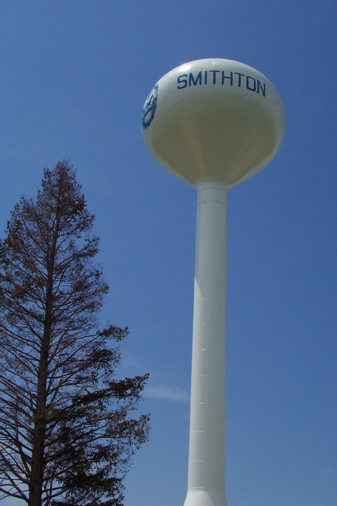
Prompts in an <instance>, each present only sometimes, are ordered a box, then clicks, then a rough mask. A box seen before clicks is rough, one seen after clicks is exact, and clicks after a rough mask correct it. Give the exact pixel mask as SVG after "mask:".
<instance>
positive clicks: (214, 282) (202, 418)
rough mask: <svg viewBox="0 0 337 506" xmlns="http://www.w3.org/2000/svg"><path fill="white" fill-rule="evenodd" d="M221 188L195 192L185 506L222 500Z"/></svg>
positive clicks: (212, 505)
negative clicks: (195, 214) (191, 336)
mask: <svg viewBox="0 0 337 506" xmlns="http://www.w3.org/2000/svg"><path fill="white" fill-rule="evenodd" d="M227 193H228V187H227V186H226V185H225V184H223V183H217V182H204V183H201V184H199V185H198V187H197V233H196V260H195V281H194V317H193V351H192V380H191V381H192V383H191V413H190V446H189V468H188V492H187V497H186V500H185V506H227V502H226V498H225V393H226V392H225V390H226V257H227V254H226V249H227V244H226V242H227V241H226V236H227Z"/></svg>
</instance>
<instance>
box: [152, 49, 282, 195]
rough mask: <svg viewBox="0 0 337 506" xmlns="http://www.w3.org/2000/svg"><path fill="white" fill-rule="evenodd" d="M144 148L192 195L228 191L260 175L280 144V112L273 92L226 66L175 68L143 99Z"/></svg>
mask: <svg viewBox="0 0 337 506" xmlns="http://www.w3.org/2000/svg"><path fill="white" fill-rule="evenodd" d="M142 131H143V136H144V140H145V143H146V146H147V147H148V149H149V151H150V153H151V154H152V156H153V157H154V158H155V160H156V161H157V162H158V163H159V164H160V165H161V166H162V167H163V168H165V169H166V170H167V171H168V172H170V173H171V174H173V175H175V176H177V177H178V178H180V179H182V180H183V181H185V182H186V183H188V184H190V185H192V186H195V187H197V186H198V185H199V184H200V183H202V182H203V181H212V180H214V181H219V182H223V183H225V184H227V185H228V186H229V187H232V186H234V185H236V184H238V183H239V182H241V181H242V180H244V179H246V178H248V177H250V176H251V175H253V174H255V173H256V172H258V171H260V170H261V169H263V168H264V167H265V166H266V165H267V164H268V163H269V162H270V161H271V160H272V158H273V157H274V156H275V154H276V153H277V151H278V149H279V148H280V146H281V144H282V140H283V137H284V131H285V112H284V107H283V103H282V101H281V98H280V96H279V94H278V92H277V90H276V89H275V87H274V86H273V84H272V83H271V82H270V81H269V80H268V79H267V78H266V77H265V76H264V75H263V74H261V73H260V72H258V71H257V70H255V69H253V68H252V67H249V66H248V65H245V64H243V63H239V62H236V61H232V60H225V59H219V58H209V59H204V60H196V61H193V62H190V63H186V64H184V65H180V66H179V67H177V68H175V69H174V70H172V71H171V72H168V73H167V74H166V75H165V76H164V77H162V78H161V79H160V80H159V81H158V82H157V84H156V85H155V86H154V87H153V89H152V90H151V92H150V94H149V95H148V97H147V99H146V101H145V104H144V109H143V114H142Z"/></svg>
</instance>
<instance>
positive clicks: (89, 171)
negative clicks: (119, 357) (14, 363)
mask: <svg viewBox="0 0 337 506" xmlns="http://www.w3.org/2000/svg"><path fill="white" fill-rule="evenodd" d="M336 18H337V6H336V3H335V2H334V1H332V0H331V1H330V0H283V1H279V0H273V1H270V0H260V1H259V0H255V1H252V0H247V1H243V0H226V1H225V0H221V1H220V0H209V1H207V2H206V1H205V0H203V1H201V0H193V1H192V0H181V1H177V0H170V1H168V0H158V1H154V0H1V2H0V23H1V25H0V41H1V48H0V49H1V50H0V55H1V56H0V61H1V66H0V118H1V121H0V125H1V134H0V139H1V149H0V160H1V162H0V167H1V186H0V231H1V232H0V233H1V236H3V230H4V228H5V225H6V220H7V219H8V217H9V213H10V210H11V209H12V208H13V206H14V204H15V203H16V202H17V201H18V200H19V198H20V196H21V194H25V196H27V197H30V196H35V195H36V192H37V189H38V187H39V185H40V180H41V177H42V169H43V168H44V167H49V168H53V167H54V166H55V165H56V163H57V161H58V160H62V159H64V158H65V159H67V160H69V161H70V162H71V163H72V164H73V165H74V166H75V167H77V169H78V179H79V181H80V182H81V183H82V184H83V191H84V193H85V195H86V197H87V200H88V206H89V209H90V210H91V211H92V212H93V213H95V215H96V217H97V220H96V226H95V231H96V233H97V234H98V235H100V237H101V250H100V254H99V261H100V262H101V264H102V265H103V267H104V269H105V273H106V279H107V281H108V282H109V284H110V287H111V288H110V292H109V295H108V297H107V300H106V304H105V307H104V310H103V311H102V320H103V321H104V320H106V319H108V318H109V319H110V320H112V321H113V322H115V323H118V324H120V325H121V326H124V325H128V326H129V328H130V331H131V334H130V336H129V338H128V341H127V342H125V343H124V344H123V347H122V351H123V357H124V361H123V365H122V368H121V374H127V375H132V374H142V373H145V372H150V374H151V377H150V381H149V383H148V387H147V389H146V391H145V399H144V402H142V404H141V409H142V411H151V413H152V432H151V441H150V442H149V443H148V444H147V445H146V446H145V447H144V448H143V449H142V450H141V451H140V452H139V453H138V454H137V455H136V457H135V459H134V465H133V467H132V470H131V471H130V473H129V475H128V478H127V480H126V483H125V484H126V498H125V506H173V505H174V506H183V502H184V499H185V494H186V488H187V459H188V431H189V425H188V423H189V388H190V363H191V338H192V306H193V275H194V241H195V193H194V190H193V189H192V188H190V187H188V186H187V185H184V184H183V183H182V182H180V181H178V180H176V179H175V178H174V177H172V176H171V175H169V174H167V173H166V172H165V171H164V170H162V169H161V168H160V167H159V166H157V165H156V163H155V162H154V161H153V160H152V159H151V157H150V155H149V153H148V152H147V150H146V148H145V145H144V143H143V140H142V136H141V129H140V115H141V110H142V106H143V103H144V100H145V98H146V95H147V94H148V92H149V91H150V89H151V88H152V86H153V84H154V83H155V82H156V81H157V80H158V79H159V78H160V77H161V76H162V75H164V74H165V73H166V72H168V71H169V70H171V69H172V68H174V67H176V66H178V65H180V64H182V63H184V62H187V61H191V60H195V59H200V58H211V57H218V58H228V59H233V60H238V61H241V62H243V63H246V64H248V65H251V66H252V67H255V68H256V69H257V70H259V71H260V72H262V73H263V74H265V75H266V76H267V77H268V78H269V79H270V80H271V81H272V82H273V84H274V85H275V86H276V88H277V89H278V91H279V93H280V95H281V97H282V99H283V102H284V105H285V109H286V114H287V131H286V136H285V140H284V143H283V146H282V148H281V150H280V152H279V154H278V155H277V157H276V158H275V160H274V161H273V162H272V163H271V164H270V166H269V167H268V168H266V169H265V170H264V171H263V172H261V173H260V174H258V175H257V176H254V177H253V178H252V179H250V180H248V181H246V182H245V183H243V184H242V185H240V186H238V187H237V188H234V189H233V190H232V191H231V192H230V196H229V215H228V306H227V307H228V328H227V343H228V354H227V363H228V368H227V438H226V494H227V500H228V504H229V506H336V505H337V282H336V277H337V276H336V275H337V167H336V160H337V156H336V113H337V110H336V109H337V108H336V105H337V98H336V83H337V70H336V69H337V66H336V42H337V32H336ZM0 430H1V429H0ZM17 504H18V503H17V502H15V501H9V500H6V501H5V500H4V501H2V505H3V506H10V505H11V506H16V505H17Z"/></svg>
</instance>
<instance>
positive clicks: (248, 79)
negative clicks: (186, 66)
mask: <svg viewBox="0 0 337 506" xmlns="http://www.w3.org/2000/svg"><path fill="white" fill-rule="evenodd" d="M219 83H220V84H222V85H227V86H237V87H238V88H241V87H242V88H246V89H247V90H249V91H254V92H255V93H261V94H262V95H263V96H264V97H265V96H266V83H261V81H259V79H256V78H255V77H252V76H248V75H246V74H241V73H240V72H226V71H225V70H200V72H198V74H197V75H193V73H192V72H190V73H189V74H182V75H180V76H179V77H178V79H177V84H178V85H177V88H178V90H183V89H184V88H187V86H202V85H212V84H219Z"/></svg>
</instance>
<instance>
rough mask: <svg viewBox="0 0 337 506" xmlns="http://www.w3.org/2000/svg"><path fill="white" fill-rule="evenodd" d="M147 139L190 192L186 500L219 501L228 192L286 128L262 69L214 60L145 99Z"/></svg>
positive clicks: (222, 505) (214, 504)
mask: <svg viewBox="0 0 337 506" xmlns="http://www.w3.org/2000/svg"><path fill="white" fill-rule="evenodd" d="M142 129H143V136H144V140H145V143H146V145H147V147H148V149H149V151H150V153H151V154H152V156H153V157H154V158H155V160H156V161H157V162H158V163H159V164H160V165H161V166H162V167H163V168H165V169H166V170H167V171H168V172H170V173H171V174H173V175H175V176H176V177H178V178H179V179H181V180H183V181H184V182H186V183H188V184H190V185H191V186H193V187H194V188H196V190H197V232H196V260H195V285H194V317H193V352H192V380H191V414H190V446H189V468H188V491H187V496H186V500H185V505H184V506H227V501H226V497H225V393H226V392H225V390H226V220H227V192H228V190H229V189H230V188H231V187H233V186H235V185H236V184H238V183H240V182H241V181H244V180H245V179H247V178H248V177H250V176H252V175H253V174H256V173H257V172H258V171H260V170H262V169H263V168H264V167H265V166H266V165H267V164H268V163H269V162H270V161H271V160H272V159H273V157H274V156H275V155H276V153H277V151H278V150H279V148H280V146H281V144H282V140H283V137H284V131H285V113H284V107H283V104H282V101H281V99H280V97H279V94H278V92H277V91H276V89H275V87H274V86H273V85H272V83H271V82H270V81H269V80H268V79H267V78H266V77H265V76H264V75H263V74H261V73H260V72H258V71H257V70H255V69H253V68H252V67H249V66H248V65H244V64H243V63H239V62H235V61H232V60H223V59H218V58H215V59H214V58H213V59H206V60H197V61H194V62H190V63H186V64H184V65H181V66H180V67H177V68H176V69H174V70H172V71H171V72H169V73H168V74H166V75H165V76H164V77H162V79H160V80H159V81H158V83H157V84H156V85H155V86H154V87H153V89H152V90H151V92H150V94H149V95H148V97H147V99H146V101H145V104H144V108H143V115H142Z"/></svg>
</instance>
